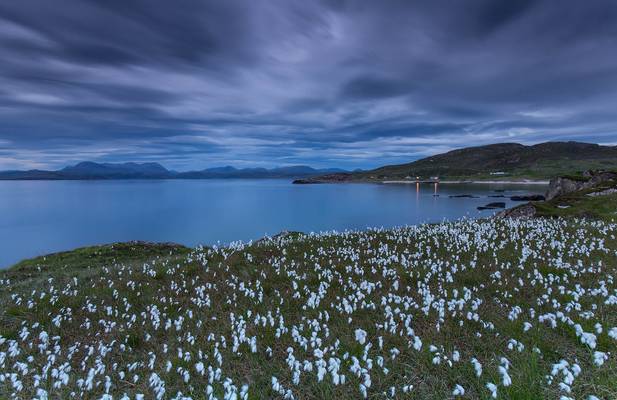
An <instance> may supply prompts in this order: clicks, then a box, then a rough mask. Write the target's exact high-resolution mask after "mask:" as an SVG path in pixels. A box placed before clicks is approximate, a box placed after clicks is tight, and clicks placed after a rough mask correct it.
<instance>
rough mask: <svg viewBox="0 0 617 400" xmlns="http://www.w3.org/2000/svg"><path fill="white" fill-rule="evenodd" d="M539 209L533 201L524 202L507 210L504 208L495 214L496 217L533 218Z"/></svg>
mask: <svg viewBox="0 0 617 400" xmlns="http://www.w3.org/2000/svg"><path fill="white" fill-rule="evenodd" d="M536 213H537V210H536V207H535V206H534V205H533V204H532V203H527V204H523V205H520V206H516V207H513V208H510V209H507V210H504V211H502V212H500V213H497V215H495V218H523V219H528V218H533V217H535V216H536Z"/></svg>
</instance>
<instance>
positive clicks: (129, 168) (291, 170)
mask: <svg viewBox="0 0 617 400" xmlns="http://www.w3.org/2000/svg"><path fill="white" fill-rule="evenodd" d="M331 173H347V171H345V170H343V169H338V168H324V169H315V168H311V167H307V166H304V165H297V166H289V167H279V168H272V169H266V168H234V167H231V166H227V167H219V168H207V169H203V170H199V171H187V172H178V171H172V170H168V169H167V168H165V167H163V166H162V165H161V164H159V163H154V162H150V163H135V162H127V163H96V162H89V161H86V162H80V163H79V164H76V165H73V166H69V167H65V168H63V169H59V170H55V171H45V170H36V169H34V170H29V171H0V180H105V179H233V178H244V179H267V178H270V179H272V178H288V179H293V178H302V177H311V176H316V175H323V174H331Z"/></svg>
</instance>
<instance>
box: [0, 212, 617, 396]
mask: <svg viewBox="0 0 617 400" xmlns="http://www.w3.org/2000/svg"><path fill="white" fill-rule="evenodd" d="M616 233H617V224H615V223H613V222H608V221H601V220H595V221H592V220H579V219H571V220H563V219H533V220H509V219H505V220H496V219H493V220H478V221H472V220H462V221H457V222H450V223H442V224H435V225H421V226H414V227H405V228H400V229H392V230H369V231H364V232H343V233H334V232H332V233H323V234H319V235H317V234H312V235H305V234H299V233H294V234H288V235H285V236H281V237H275V238H271V239H266V240H261V241H258V242H255V243H248V244H241V243H236V244H232V245H230V246H228V247H223V248H198V249H193V250H190V249H187V248H184V247H182V246H174V245H167V244H165V245H148V244H144V243H133V244H116V245H109V246H102V247H92V248H85V249H79V250H76V251H74V252H68V253H59V254H56V255H50V256H47V257H41V258H37V259H33V260H28V261H24V262H22V263H20V264H18V265H16V266H15V267H13V268H11V269H9V270H6V271H3V272H1V273H0V398H6V399H11V398H19V399H32V398H37V399H46V398H47V399H70V398H88V399H189V398H191V399H215V398H216V399H264V398H280V399H316V398H318V399H331V398H337V399H358V398H360V399H361V398H370V399H407V398H410V399H413V398H418V399H444V398H473V399H493V398H498V399H542V398H546V399H564V400H565V399H614V398H617V282H615V277H616V275H617V274H616V271H617V239H616V238H615V234H616Z"/></svg>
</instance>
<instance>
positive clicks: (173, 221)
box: [0, 180, 545, 268]
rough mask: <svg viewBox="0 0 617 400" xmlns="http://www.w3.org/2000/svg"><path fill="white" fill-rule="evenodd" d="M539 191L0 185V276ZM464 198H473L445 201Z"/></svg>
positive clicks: (427, 215) (427, 217) (351, 224)
mask: <svg viewBox="0 0 617 400" xmlns="http://www.w3.org/2000/svg"><path fill="white" fill-rule="evenodd" d="M498 189H501V190H505V193H503V194H505V195H506V196H508V195H512V194H521V193H542V192H543V191H544V190H545V187H544V186H538V185H529V186H521V185H484V184H482V185H479V184H470V185H463V184H449V185H447V184H441V185H439V187H438V188H437V193H438V194H439V197H435V196H434V193H435V190H436V188H435V185H433V184H423V185H419V186H416V185H415V184H409V185H405V184H383V185H376V184H344V185H292V184H291V183H290V182H289V181H288V180H168V181H165V180H160V181H145V180H144V181H138V180H126V181H14V182H13V181H0V268H1V267H7V266H9V265H12V264H14V263H15V262H17V261H19V260H21V259H24V258H30V257H34V256H37V255H42V254H47V253H51V252H56V251H62V250H70V249H73V248H75V247H80V246H86V245H93V244H102V243H110V242H119V241H128V240H147V241H165V242H177V243H182V244H185V245H188V246H195V245H198V244H205V245H208V244H214V243H217V242H221V243H227V242H230V241H234V240H245V241H246V240H251V239H258V238H260V237H263V236H264V235H274V234H276V233H278V232H280V231H282V230H297V231H303V232H311V231H313V232H317V231H324V230H344V229H364V228H366V227H381V226H384V227H392V226H400V225H409V224H418V223H422V222H437V221H441V220H444V219H457V218H461V217H464V216H467V217H472V218H476V217H481V216H488V215H491V214H492V213H493V212H492V211H477V210H476V207H477V206H481V205H485V204H486V203H489V202H492V201H505V202H506V205H507V206H511V205H513V204H514V203H513V202H511V201H510V200H509V199H508V198H507V197H506V198H505V199H502V198H489V197H488V196H489V195H499V194H502V193H497V192H495V190H498ZM460 194H473V195H476V196H480V197H479V198H449V197H448V196H450V195H460Z"/></svg>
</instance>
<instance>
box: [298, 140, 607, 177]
mask: <svg viewBox="0 0 617 400" xmlns="http://www.w3.org/2000/svg"><path fill="white" fill-rule="evenodd" d="M593 169H599V170H613V169H617V146H601V145H598V144H593V143H581V142H546V143H540V144H536V145H533V146H525V145H522V144H519V143H498V144H490V145H487V146H477V147H466V148H463V149H457V150H453V151H450V152H447V153H443V154H438V155H434V156H430V157H426V158H423V159H421V160H417V161H413V162H410V163H406V164H399V165H388V166H384V167H380V168H376V169H372V170H367V171H359V172H344V173H327V174H324V175H321V176H315V177H310V178H307V179H299V180H296V181H295V183H300V184H301V183H339V182H389V181H390V182H391V181H412V182H413V181H416V180H423V181H435V180H440V181H442V182H443V181H511V182H512V181H525V180H527V181H547V180H548V179H551V178H552V177H554V176H559V175H567V174H581V173H582V172H583V171H586V170H593Z"/></svg>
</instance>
